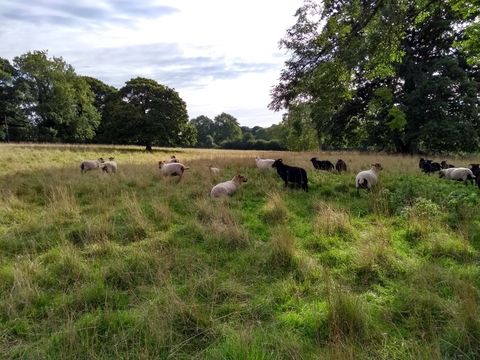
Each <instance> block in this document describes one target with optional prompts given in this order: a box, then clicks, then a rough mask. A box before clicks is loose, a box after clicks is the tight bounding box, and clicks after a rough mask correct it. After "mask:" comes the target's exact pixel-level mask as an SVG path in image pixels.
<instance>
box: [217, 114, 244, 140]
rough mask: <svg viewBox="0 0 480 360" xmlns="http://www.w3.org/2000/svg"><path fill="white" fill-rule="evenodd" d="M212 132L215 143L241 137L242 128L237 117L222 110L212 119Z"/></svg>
mask: <svg viewBox="0 0 480 360" xmlns="http://www.w3.org/2000/svg"><path fill="white" fill-rule="evenodd" d="M213 132H214V137H213V138H214V140H215V142H216V143H217V144H220V143H221V142H223V141H230V140H237V139H241V138H242V130H241V129H240V125H239V124H238V121H237V119H236V118H234V117H233V116H232V115H230V114H227V113H224V112H223V113H221V114H220V115H217V116H215V118H214V119H213Z"/></svg>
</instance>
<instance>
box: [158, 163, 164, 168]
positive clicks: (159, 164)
mask: <svg viewBox="0 0 480 360" xmlns="http://www.w3.org/2000/svg"><path fill="white" fill-rule="evenodd" d="M163 165H165V161H159V162H158V168H159V169H161V168H162V166H163Z"/></svg>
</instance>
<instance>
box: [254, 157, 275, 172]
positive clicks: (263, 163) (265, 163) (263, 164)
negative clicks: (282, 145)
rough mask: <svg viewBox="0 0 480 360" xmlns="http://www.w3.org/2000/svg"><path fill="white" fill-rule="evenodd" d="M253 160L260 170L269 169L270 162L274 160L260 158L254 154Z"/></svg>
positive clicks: (270, 166)
mask: <svg viewBox="0 0 480 360" xmlns="http://www.w3.org/2000/svg"><path fill="white" fill-rule="evenodd" d="M255 162H256V163H257V167H258V168H259V169H260V170H263V169H271V168H272V164H273V163H274V162H275V160H273V159H260V157H259V156H255Z"/></svg>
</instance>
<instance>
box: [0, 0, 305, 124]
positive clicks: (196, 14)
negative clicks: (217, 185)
mask: <svg viewBox="0 0 480 360" xmlns="http://www.w3.org/2000/svg"><path fill="white" fill-rule="evenodd" d="M302 3H303V1H302V0H293V1H288V2H287V1H274V0H262V1H258V0H257V1H253V0H244V1H242V2H230V1H224V0H205V1H196V0H163V1H150V2H148V1H138V2H136V1H131V0H97V1H91V0H87V1H82V2H80V3H77V2H71V1H66V0H55V1H52V0H2V7H1V8H0V24H1V25H0V56H1V57H4V58H7V59H9V60H12V59H13V57H15V56H19V55H22V54H24V53H26V52H27V51H33V50H49V55H50V56H62V57H63V58H64V59H65V61H67V62H68V63H70V64H72V66H73V67H74V68H75V69H76V71H77V73H78V74H81V75H88V76H93V77H97V78H98V79H100V80H102V81H104V82H106V83H107V84H109V85H113V86H116V87H121V86H122V85H123V84H124V83H125V82H126V81H128V80H129V79H131V78H133V77H136V76H143V77H148V78H152V79H155V80H156V81H158V82H159V83H161V84H164V85H168V86H170V87H173V88H175V89H176V90H177V91H178V92H179V94H180V96H181V97H182V98H183V99H184V100H185V102H186V103H187V109H188V112H189V116H190V118H193V117H197V116H199V115H206V116H208V117H210V118H213V117H215V116H216V115H218V114H220V113H221V112H227V113H229V114H231V115H233V116H235V117H236V118H237V119H239V122H240V124H241V125H244V126H255V125H259V124H263V126H269V125H271V124H272V123H278V122H279V121H281V114H280V113H274V112H272V111H269V110H268V109H267V105H268V103H269V102H270V96H269V92H270V88H271V87H272V86H274V85H276V84H277V82H278V80H277V79H278V77H279V75H280V70H281V68H282V67H283V62H284V60H285V59H286V56H279V54H281V51H279V50H278V41H279V40H280V39H281V38H282V37H283V36H284V35H285V31H286V30H287V28H289V27H290V26H292V25H293V24H294V22H295V18H294V17H293V15H294V13H295V11H296V9H297V8H299V7H300V6H301V5H302Z"/></svg>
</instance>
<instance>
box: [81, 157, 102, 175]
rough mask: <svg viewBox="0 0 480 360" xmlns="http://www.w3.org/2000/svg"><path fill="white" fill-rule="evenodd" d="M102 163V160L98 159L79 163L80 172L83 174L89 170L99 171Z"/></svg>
mask: <svg viewBox="0 0 480 360" xmlns="http://www.w3.org/2000/svg"><path fill="white" fill-rule="evenodd" d="M103 162H104V161H103V158H98V159H97V160H83V161H82V162H81V163H80V171H81V173H82V174H83V173H86V172H87V171H90V170H99V169H100V165H101V164H103Z"/></svg>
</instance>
